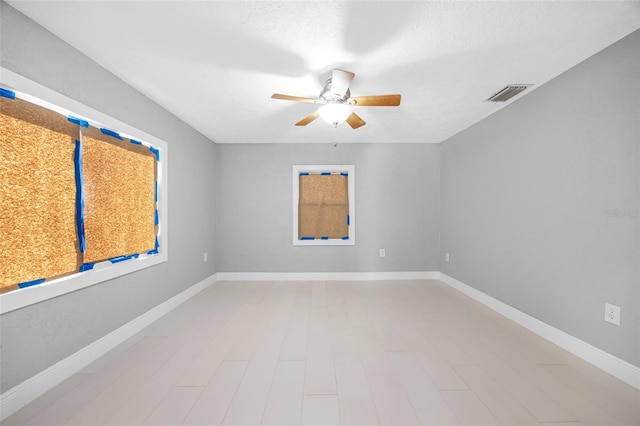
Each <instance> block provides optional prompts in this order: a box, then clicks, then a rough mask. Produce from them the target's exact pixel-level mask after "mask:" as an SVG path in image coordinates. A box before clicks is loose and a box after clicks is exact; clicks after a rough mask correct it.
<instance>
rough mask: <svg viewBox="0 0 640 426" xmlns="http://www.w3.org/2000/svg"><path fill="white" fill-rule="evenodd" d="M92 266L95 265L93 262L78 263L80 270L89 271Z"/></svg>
mask: <svg viewBox="0 0 640 426" xmlns="http://www.w3.org/2000/svg"><path fill="white" fill-rule="evenodd" d="M94 266H96V264H95V263H83V264H82V265H80V272H84V271H89V270H91V269H93V267H94Z"/></svg>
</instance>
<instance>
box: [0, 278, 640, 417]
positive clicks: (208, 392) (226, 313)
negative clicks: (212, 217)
mask: <svg viewBox="0 0 640 426" xmlns="http://www.w3.org/2000/svg"><path fill="white" fill-rule="evenodd" d="M22 424H28V425H36V424H38V425H47V426H50V425H63V424H64V425H98V424H99V425H102V424H104V425H138V424H145V425H161V424H167V425H181V424H182V425H220V424H222V425H259V424H263V425H300V424H301V425H334V424H336V425H337V424H343V425H377V424H381V425H418V424H423V425H457V424H463V425H494V424H504V425H539V424H549V425H554V426H560V425H572V426H575V425H587V424H588V425H606V426H610V425H640V392H638V391H637V390H635V389H633V388H632V387H630V386H628V385H626V384H624V383H623V382H621V381H619V380H617V379H615V378H613V377H611V376H609V375H607V374H606V373H604V372H602V371H601V370H598V369H597V368H595V367H593V366H591V365H589V364H587V363H585V362H583V361H581V360H579V359H577V358H576V357H574V356H572V355H570V354H568V353H567V352H565V351H563V350H561V349H559V348H558V347H556V346H554V345H552V344H550V343H548V342H547V341H545V340H543V339H541V338H540V337H537V336H536V335H534V334H532V333H530V332H529V331H527V330H525V329H523V328H521V327H520V326H518V325H516V324H514V323H513V322H511V321H510V320H507V319H505V318H504V317H501V316H500V315H498V314H496V313H495V312H493V311H492V310H490V309H488V308H486V307H484V306H482V305H480V304H478V303H476V302H475V301H473V300H471V299H469V298H468V297H466V296H464V295H462V294H461V293H458V292H457V291H455V290H453V289H450V288H449V287H447V286H446V285H445V284H443V283H441V282H438V281H384V282H381V281H377V282H353V281H348V282H297V283H292V282H274V283H265V282H233V283H231V282H222V283H217V284H215V285H214V286H212V287H210V288H208V289H207V290H205V291H203V292H202V293H200V294H198V295H197V296H195V297H194V298H192V299H190V300H189V301H187V302H186V303H185V304H183V305H182V306H180V307H179V308H177V309H176V310H174V311H172V312H171V313H169V314H168V315H166V316H165V317H164V318H162V319H161V320H160V321H158V322H156V323H155V324H153V325H152V326H150V327H148V328H147V329H145V330H144V331H143V332H141V333H139V334H138V335H136V336H135V337H133V338H132V339H130V340H129V341H127V342H125V343H124V344H123V345H121V346H120V347H118V348H117V349H115V350H114V351H112V352H110V353H109V354H107V355H106V356H104V357H103V358H101V359H100V360H98V361H96V362H95V363H93V364H92V365H90V366H89V367H87V368H85V369H84V370H83V371H81V372H79V373H78V374H75V375H74V376H72V377H71V378H69V379H68V380H66V381H65V382H63V383H62V384H60V385H59V386H58V387H56V388H55V389H53V390H51V391H50V392H48V393H46V394H45V395H43V396H42V397H41V398H39V399H37V400H36V401H34V402H33V403H31V404H29V405H28V406H26V407H25V408H24V409H22V410H21V411H19V412H17V413H15V414H14V415H13V416H11V417H10V418H8V419H7V420H6V421H5V422H3V425H22Z"/></svg>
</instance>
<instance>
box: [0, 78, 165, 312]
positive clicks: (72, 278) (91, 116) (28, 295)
mask: <svg viewBox="0 0 640 426" xmlns="http://www.w3.org/2000/svg"><path fill="white" fill-rule="evenodd" d="M0 75H1V76H2V77H1V79H0V83H1V84H2V87H5V88H7V89H10V90H14V91H15V92H16V93H19V94H23V93H24V94H28V96H20V97H21V98H23V99H25V100H27V101H29V102H34V101H35V102H34V103H37V104H39V105H42V106H45V107H47V108H49V109H53V110H55V111H58V112H61V113H63V114H66V115H72V116H74V117H78V118H82V119H87V120H88V121H89V122H90V123H91V124H92V125H93V124H97V125H101V126H103V127H105V128H109V129H113V130H115V131H118V132H119V133H120V134H121V135H122V136H123V137H127V138H134V139H137V140H143V141H145V142H147V143H149V144H151V145H152V146H153V147H154V148H156V149H157V150H158V151H159V158H160V161H158V176H157V182H158V204H157V206H158V212H159V218H158V219H159V224H158V225H159V228H158V229H159V231H158V242H159V247H158V253H157V254H152V255H148V254H141V255H140V256H139V257H138V258H131V259H129V260H126V261H122V262H117V263H111V262H108V261H107V262H100V263H97V264H96V265H95V266H94V268H93V269H92V270H88V271H84V272H78V273H74V274H70V275H67V276H64V277H61V278H57V279H53V280H50V281H45V282H43V283H41V284H38V285H34V286H30V287H25V288H19V289H15V290H12V291H8V292H6V293H1V294H0V314H5V313H7V312H11V311H14V310H17V309H20V308H24V307H26V306H29V305H32V304H35V303H39V302H42V301H45V300H48V299H51V298H54V297H58V296H62V295H64V294H67V293H70V292H73V291H77V290H80V289H83V288H86V287H89V286H92V285H95V284H98V283H101V282H104V281H108V280H111V279H114V278H117V277H120V276H123V275H126V274H130V273H132V272H136V271H140V270H142V269H145V268H149V267H151V266H155V265H158V264H161V263H164V262H166V261H168V252H169V238H168V179H167V178H168V161H167V157H168V155H167V152H168V143H167V142H165V141H164V140H162V139H159V138H157V137H155V136H152V135H150V134H148V133H146V132H143V131H141V130H139V129H137V128H135V127H133V126H131V125H129V124H126V123H124V122H122V121H120V120H118V119H115V118H113V117H111V116H109V115H107V114H104V113H102V112H100V111H98V110H95V109H93V108H91V107H89V106H87V105H84V104H82V103H80V102H78V101H76V100H74V99H71V98H69V97H67V96H65V95H62V94H60V93H58V92H56V91H54V90H51V89H49V88H47V87H46V86H43V85H41V84H39V83H36V82H35V81H33V80H30V79H28V78H26V77H23V76H21V75H20V74H17V73H15V72H13V71H11V70H8V69H6V68H4V67H0ZM30 97H33V98H30Z"/></svg>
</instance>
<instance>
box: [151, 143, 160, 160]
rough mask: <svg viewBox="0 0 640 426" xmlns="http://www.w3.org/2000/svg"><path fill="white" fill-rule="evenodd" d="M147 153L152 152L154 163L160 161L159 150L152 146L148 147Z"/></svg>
mask: <svg viewBox="0 0 640 426" xmlns="http://www.w3.org/2000/svg"><path fill="white" fill-rule="evenodd" d="M149 151H151V152H153V153H154V154H155V156H156V161H160V150H159V149H157V148H154V147H152V146H150V147H149Z"/></svg>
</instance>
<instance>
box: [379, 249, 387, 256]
mask: <svg viewBox="0 0 640 426" xmlns="http://www.w3.org/2000/svg"><path fill="white" fill-rule="evenodd" d="M386 255H387V252H386V251H385V249H380V257H385V256H386Z"/></svg>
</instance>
